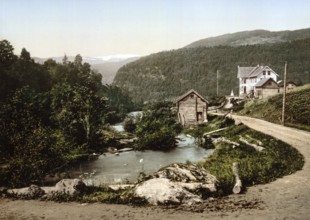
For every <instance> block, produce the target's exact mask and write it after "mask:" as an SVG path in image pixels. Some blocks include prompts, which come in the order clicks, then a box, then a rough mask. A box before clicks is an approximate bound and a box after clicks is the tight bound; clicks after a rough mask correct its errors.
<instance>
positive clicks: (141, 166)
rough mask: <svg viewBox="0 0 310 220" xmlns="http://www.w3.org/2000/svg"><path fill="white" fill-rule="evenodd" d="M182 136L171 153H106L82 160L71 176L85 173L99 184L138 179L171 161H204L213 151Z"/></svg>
mask: <svg viewBox="0 0 310 220" xmlns="http://www.w3.org/2000/svg"><path fill="white" fill-rule="evenodd" d="M179 138H181V139H182V140H181V141H179V142H178V147H176V148H175V149H173V150H170V151H168V152H162V151H152V150H146V151H128V152H123V153H119V155H115V154H111V153H106V154H104V155H101V156H99V158H98V159H97V160H94V161H89V162H84V163H82V164H81V165H80V166H79V167H77V168H75V169H74V170H72V171H71V175H74V176H79V175H81V174H82V175H83V177H84V178H85V180H86V182H88V183H89V184H95V185H99V184H103V183H124V182H126V181H130V182H134V181H136V180H137V178H138V176H139V173H140V172H141V171H143V172H144V173H146V174H151V173H153V172H155V171H157V170H158V169H160V168H161V167H164V166H167V165H169V164H171V163H175V162H180V163H185V162H186V161H191V162H196V161H200V160H203V159H204V158H206V157H207V156H208V155H210V154H212V152H213V150H205V149H203V148H201V147H197V146H196V145H195V142H194V138H192V137H188V136H186V135H184V134H181V135H179Z"/></svg>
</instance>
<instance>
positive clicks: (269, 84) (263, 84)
mask: <svg viewBox="0 0 310 220" xmlns="http://www.w3.org/2000/svg"><path fill="white" fill-rule="evenodd" d="M255 87H256V95H255V96H256V97H258V98H266V97H269V96H273V95H276V94H278V93H279V92H280V90H279V85H278V84H277V83H276V81H274V80H273V79H272V78H265V79H262V80H261V81H259V82H258V83H257V84H256V86H255Z"/></svg>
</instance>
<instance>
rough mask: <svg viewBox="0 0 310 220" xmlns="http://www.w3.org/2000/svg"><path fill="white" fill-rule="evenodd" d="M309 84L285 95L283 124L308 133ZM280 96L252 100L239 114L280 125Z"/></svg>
mask: <svg viewBox="0 0 310 220" xmlns="http://www.w3.org/2000/svg"><path fill="white" fill-rule="evenodd" d="M309 97H310V84H307V85H304V86H302V87H299V88H296V89H295V90H292V91H291V92H289V93H287V96H286V110H285V112H286V114H285V115H286V117H285V122H286V124H287V125H289V126H292V127H297V128H301V129H304V130H308V131H310V102H309ZM282 98H283V96H282V94H280V95H276V96H273V97H270V98H269V99H266V100H254V101H250V102H248V103H246V104H245V108H244V109H243V110H242V111H241V112H240V114H243V115H248V116H252V117H256V118H261V119H264V120H267V121H270V122H274V123H278V124H279V123H281V117H282Z"/></svg>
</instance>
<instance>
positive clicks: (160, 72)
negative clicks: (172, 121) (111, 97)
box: [113, 29, 310, 102]
mask: <svg viewBox="0 0 310 220" xmlns="http://www.w3.org/2000/svg"><path fill="white" fill-rule="evenodd" d="M309 54H310V29H303V30H296V31H281V32H270V31H264V30H255V31H245V32H239V33H235V34H227V35H222V36H219V37H214V38H207V39H203V40H201V41H197V42H194V43H192V44H190V45H188V46H186V47H184V48H180V49H177V50H171V51H163V52H159V53H155V54H152V55H149V56H145V57H142V58H140V59H139V60H137V61H134V62H131V63H128V64H127V65H125V66H123V67H121V68H120V69H119V70H118V72H117V74H116V76H115V78H114V81H113V84H114V85H117V86H119V87H121V88H122V89H123V90H126V91H128V94H129V95H130V96H131V97H132V98H133V100H134V101H135V102H144V101H149V100H161V99H170V100H173V99H175V98H176V97H178V96H180V95H182V94H183V93H185V92H187V91H188V90H189V89H195V90H196V91H198V92H199V93H200V94H202V95H203V96H205V97H210V96H214V95H216V72H217V71H219V93H220V95H229V94H230V92H231V90H232V89H233V90H234V92H235V94H238V79H237V67H238V65H239V66H257V65H258V64H259V65H267V66H269V67H271V68H272V69H273V70H274V71H275V72H276V73H278V74H279V76H280V77H279V80H281V79H282V77H283V70H284V63H285V62H286V61H287V62H288V78H289V79H290V80H293V81H294V82H295V83H297V84H306V83H310V60H309Z"/></svg>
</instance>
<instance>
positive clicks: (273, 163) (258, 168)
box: [199, 125, 304, 195]
mask: <svg viewBox="0 0 310 220" xmlns="http://www.w3.org/2000/svg"><path fill="white" fill-rule="evenodd" d="M221 135H222V136H224V137H226V138H227V139H229V140H231V141H234V142H239V143H240V146H237V147H235V148H233V147H232V145H231V144H227V143H224V142H220V143H218V144H217V145H216V150H215V152H214V154H213V155H211V156H210V157H209V158H208V160H207V161H203V162H200V163H199V164H200V165H201V166H204V167H205V168H206V169H207V170H208V171H209V172H210V173H211V174H213V175H214V176H216V177H217V179H218V180H219V183H220V184H219V192H218V194H219V195H226V194H230V193H231V192H232V188H233V186H234V183H235V180H234V175H233V173H232V164H233V162H238V163H239V175H240V179H241V180H242V183H243V185H244V186H252V185H255V184H262V183H268V182H271V181H274V180H275V179H277V178H279V177H282V176H285V175H289V174H291V173H294V172H296V171H297V170H300V169H301V168H302V167H303V164H304V158H303V156H302V155H301V154H300V153H299V152H298V151H297V150H296V149H295V148H293V147H291V146H290V145H288V144H286V143H284V142H282V141H280V140H276V139H274V138H272V137H270V136H268V135H265V134H262V133H260V132H257V131H254V130H251V129H249V128H247V127H246V126H245V125H240V126H231V127H230V129H227V130H224V131H222V132H221ZM240 136H242V137H251V140H253V139H254V140H259V141H261V142H262V146H263V147H264V148H265V149H264V150H263V151H261V152H259V151H256V150H255V149H254V148H253V147H252V146H248V145H246V144H244V143H242V142H240V140H239V138H240Z"/></svg>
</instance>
